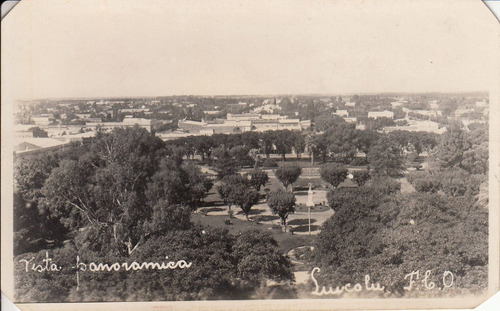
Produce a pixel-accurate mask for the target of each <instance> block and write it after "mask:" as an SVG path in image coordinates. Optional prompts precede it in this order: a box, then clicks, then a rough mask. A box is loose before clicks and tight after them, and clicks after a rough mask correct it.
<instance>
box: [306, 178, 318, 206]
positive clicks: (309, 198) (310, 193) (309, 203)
mask: <svg viewBox="0 0 500 311" xmlns="http://www.w3.org/2000/svg"><path fill="white" fill-rule="evenodd" d="M313 194H314V192H313V191H312V184H311V183H309V191H307V203H306V206H308V207H313V206H315V205H316V204H314V201H313Z"/></svg>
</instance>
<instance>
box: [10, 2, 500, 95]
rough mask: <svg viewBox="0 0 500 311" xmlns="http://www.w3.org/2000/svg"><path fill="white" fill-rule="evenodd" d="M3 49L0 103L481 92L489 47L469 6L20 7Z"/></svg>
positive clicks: (473, 5) (485, 27)
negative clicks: (41, 100) (276, 95)
mask: <svg viewBox="0 0 500 311" xmlns="http://www.w3.org/2000/svg"><path fill="white" fill-rule="evenodd" d="M437 2H439V3H437ZM452 2H453V4H451V3H452ZM2 38H3V39H2V89H3V91H2V93H4V91H5V92H6V93H5V94H3V95H2V97H3V98H2V99H3V101H4V100H8V101H11V100H17V99H25V100H26V99H28V100H29V99H37V98H79V97H86V98H88V97H127V96H166V95H243V94H256V95H259V94H266V95H270V94H312V93H314V94H320V93H329V94H352V93H377V92H411V93H413V92H466V91H485V90H488V88H489V84H490V83H491V74H492V63H491V59H492V58H493V56H494V55H498V54H493V53H492V50H493V51H496V52H498V47H499V45H498V38H499V37H498V22H497V21H496V19H495V17H494V16H493V15H492V13H491V12H489V11H488V9H487V8H486V6H484V5H483V4H482V3H481V1H479V0H453V1H448V0H444V1H431V0H419V1H414V0H409V1H394V0H380V1H374V0H372V1H369V0H364V1H362V0H340V1H334V0H331V1H319V0H314V1H313V0H309V1H307V0H287V1H284V0H280V1H277V0H270V1H269V0H268V1H260V0H256V1H240V0H236V1H234V0H233V1H225V0H215V1H198V0H188V1H168V0H167V1H156V0H143V1H135V0H134V1H130V0H120V1H117V0H116V1H115V0H99V1H97V0H94V1H92V0H91V1H76V0H66V1H62V0H56V1H54V0H44V1H33V0H23V1H22V2H21V3H20V4H18V5H17V6H16V7H15V8H14V9H13V10H12V11H11V12H10V13H9V15H8V16H7V17H6V18H5V19H4V20H3V21H2ZM495 68H497V69H498V67H495ZM494 74H498V71H496V72H495V73H494Z"/></svg>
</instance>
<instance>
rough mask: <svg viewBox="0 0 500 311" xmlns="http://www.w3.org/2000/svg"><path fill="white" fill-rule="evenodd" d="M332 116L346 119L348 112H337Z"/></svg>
mask: <svg viewBox="0 0 500 311" xmlns="http://www.w3.org/2000/svg"><path fill="white" fill-rule="evenodd" d="M333 114H334V115H336V116H339V117H348V116H349V112H347V110H337V111H335V112H334V113H333Z"/></svg>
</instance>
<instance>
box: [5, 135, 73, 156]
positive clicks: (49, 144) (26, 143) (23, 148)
mask: <svg viewBox="0 0 500 311" xmlns="http://www.w3.org/2000/svg"><path fill="white" fill-rule="evenodd" d="M69 142H70V141H69V140H68V139H54V138H23V139H20V140H19V141H18V142H17V143H16V144H15V145H14V151H15V152H16V153H27V152H33V151H38V150H51V149H59V148H61V147H63V146H64V145H66V144H68V143H69Z"/></svg>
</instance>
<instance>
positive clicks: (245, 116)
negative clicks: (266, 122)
mask: <svg viewBox="0 0 500 311" xmlns="http://www.w3.org/2000/svg"><path fill="white" fill-rule="evenodd" d="M260 116H261V114H258V113H228V114H227V117H226V118H227V120H244V121H248V120H259V119H260V118H261V117H260Z"/></svg>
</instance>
